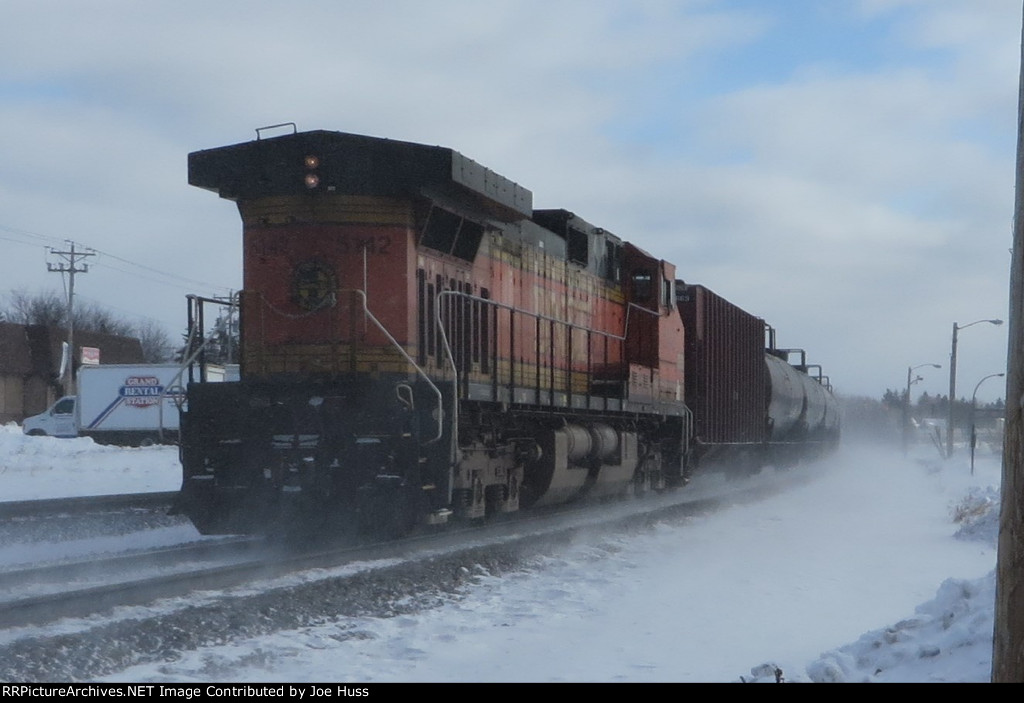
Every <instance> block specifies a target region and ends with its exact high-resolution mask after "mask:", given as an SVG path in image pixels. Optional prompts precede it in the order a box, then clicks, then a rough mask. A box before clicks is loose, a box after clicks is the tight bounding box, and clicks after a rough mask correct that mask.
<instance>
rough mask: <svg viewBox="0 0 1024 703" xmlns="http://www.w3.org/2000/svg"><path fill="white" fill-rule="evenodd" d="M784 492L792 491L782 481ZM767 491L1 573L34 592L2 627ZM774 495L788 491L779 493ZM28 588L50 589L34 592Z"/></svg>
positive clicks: (9, 610)
mask: <svg viewBox="0 0 1024 703" xmlns="http://www.w3.org/2000/svg"><path fill="white" fill-rule="evenodd" d="M782 483H788V482H786V481H783V482H782ZM764 490H765V489H764V487H763V486H761V487H756V488H739V489H737V488H735V487H734V488H733V489H731V490H728V491H726V492H724V494H723V495H696V496H695V495H691V494H690V493H689V492H688V491H676V492H672V493H669V494H665V495H659V496H652V497H649V498H645V499H643V500H630V501H622V502H621V503H618V504H608V503H605V504H603V505H593V504H591V505H583V506H579V505H577V506H561V507H559V508H556V509H552V510H549V511H544V512H539V513H533V514H528V515H525V516H514V517H509V518H507V519H498V520H495V521H492V522H489V523H486V524H484V525H477V526H465V527H457V528H450V529H445V530H442V531H439V532H432V533H428V534H421V535H416V536H412V537H408V538H404V539H401V540H395V541H389V542H378V543H373V544H361V545H358V546H352V545H346V546H330V545H321V546H318V547H314V548H300V547H298V546H297V545H296V544H294V543H289V542H279V543H275V542H268V541H265V540H261V539H255V538H241V537H239V538H229V539H223V540H216V539H215V540H210V541H208V542H202V543H198V544H189V545H185V546H181V547H175V548H164V549H159V550H153V551H150V552H141V553H136V554H119V555H115V556H113V557H109V558H103V559H94V558H90V559H88V560H83V561H80V562H72V563H66V564H65V563H59V564H48V565H39V566H33V567H26V568H25V569H22V570H17V571H9V572H6V573H0V601H2V598H3V596H2V593H3V592H4V591H5V590H7V591H17V589H19V588H20V589H21V593H24V589H25V588H26V587H32V588H34V590H35V591H36V592H34V593H33V595H21V596H16V597H13V598H10V599H8V600H7V601H6V602H0V627H21V626H27V625H32V624H42V623H46V622H51V621H53V620H57V619H60V618H68V617H85V616H88V615H92V614H95V613H100V612H104V611H109V610H110V609H111V608H113V607H115V606H125V605H143V604H147V603H151V602H153V601H155V600H157V599H160V598H168V597H172V596H181V595H185V594H187V593H189V592H192V591H197V590H209V591H213V590H220V589H226V588H230V587H232V586H238V585H241V584H244V583H247V582H251V581H254V580H258V579H272V578H276V577H280V576H284V575H287V574H290V573H294V572H298V571H303V570H307V569H329V568H332V567H338V566H344V565H348V564H353V563H355V562H360V563H362V564H364V568H365V569H370V570H372V569H373V568H374V567H373V566H372V565H373V564H375V563H376V564H385V565H387V566H391V565H394V564H396V563H402V562H414V561H416V560H422V559H429V558H432V557H434V556H435V555H438V554H444V555H446V558H450V557H451V556H452V555H455V554H458V553H459V552H460V551H465V550H470V551H473V552H475V553H478V552H480V550H484V551H486V550H487V549H501V550H506V551H507V550H529V549H534V548H535V547H536V545H538V544H547V543H551V542H559V541H562V540H565V539H572V538H573V537H574V536H575V535H577V534H579V532H580V531H581V530H586V531H588V532H589V531H593V530H603V531H605V532H615V531H619V530H623V529H630V528H638V527H642V526H645V525H649V524H652V523H657V522H664V521H669V520H677V519H683V518H686V517H689V516H692V515H694V514H697V513H701V512H706V511H710V510H714V509H716V508H717V507H718V506H719V505H720V504H721V503H722V501H727V502H730V503H735V502H744V501H749V500H756V499H757V497H758V496H759V495H760V494H761V493H763V491H764ZM770 490H773V491H774V490H782V488H780V487H776V488H774V489H770ZM126 567H127V570H128V572H129V573H128V574H127V575H122V576H116V577H113V578H111V579H109V580H108V581H107V582H105V583H102V584H98V585H84V586H78V587H76V586H74V585H72V587H70V588H68V587H63V588H58V589H56V590H54V591H53V592H51V593H40V592H38V591H40V590H42V588H44V587H45V588H51V587H52V585H53V584H75V583H82V582H83V581H85V582H86V583H88V578H90V575H95V574H105V575H107V576H114V575H116V574H122V573H123V572H124V571H125V568H126ZM31 584H50V585H49V586H40V587H39V588H35V587H34V586H31Z"/></svg>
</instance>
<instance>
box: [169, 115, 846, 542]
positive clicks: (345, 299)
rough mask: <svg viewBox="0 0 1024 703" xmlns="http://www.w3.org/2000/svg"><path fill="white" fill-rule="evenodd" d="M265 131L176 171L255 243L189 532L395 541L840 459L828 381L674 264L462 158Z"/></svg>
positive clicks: (194, 416) (186, 442)
mask: <svg viewBox="0 0 1024 703" xmlns="http://www.w3.org/2000/svg"><path fill="white" fill-rule="evenodd" d="M274 128H275V129H277V133H275V134H272V135H271V136H267V132H268V130H271V128H261V129H258V130H256V139H255V140H253V141H249V142H245V143H240V144H235V145H231V146H225V147H221V148H214V149H209V150H203V151H197V152H194V153H192V154H190V155H189V160H188V178H189V183H190V184H191V185H194V186H197V187H200V188H204V189H208V190H211V191H213V192H215V193H217V194H218V195H219V196H220V197H222V198H225V199H228V200H232V201H234V202H235V203H236V204H237V207H238V211H239V214H240V216H241V220H242V258H243V290H242V291H241V293H240V295H239V298H238V307H239V310H240V329H241V332H240V380H238V381H235V382H228V383H205V382H203V379H202V378H201V377H199V378H196V377H192V379H191V380H192V382H191V383H189V385H188V391H187V411H185V412H183V414H182V418H181V444H180V452H181V462H182V467H183V481H182V487H181V492H180V497H179V502H178V508H179V510H180V511H181V512H183V513H185V514H186V515H187V516H188V517H189V518H190V519H191V520H192V522H193V523H194V524H195V525H196V527H197V528H198V529H199V530H200V531H201V532H203V533H250V532H256V531H260V530H273V529H277V527H275V526H278V527H281V526H284V527H287V526H289V525H293V524H296V523H301V524H304V525H316V526H323V525H327V524H335V525H347V526H355V528H356V529H359V530H371V531H375V532H384V533H387V534H401V533H404V532H407V531H409V530H411V529H413V528H414V527H415V526H416V525H438V524H444V523H447V522H450V521H459V520H478V519H482V518H486V517H488V516H495V515H500V514H504V513H512V512H515V511H518V510H523V509H528V508H532V507H536V506H545V505H555V504H559V503H565V502H569V501H575V500H581V499H584V498H602V497H608V496H618V495H622V494H636V493H642V492H644V491H651V490H662V489H667V488H671V487H674V486H680V485H682V484H684V483H686V481H687V480H688V478H689V477H690V476H691V474H692V473H693V472H694V471H695V470H696V469H697V468H698V467H704V466H708V465H713V464H714V463H715V462H716V461H718V462H720V463H721V464H722V465H729V466H732V467H743V470H756V469H757V467H759V466H761V465H763V464H766V463H770V462H774V463H788V462H792V461H796V460H799V459H801V458H803V457H805V456H807V455H808V454H812V453H817V452H821V451H824V450H827V449H830V448H832V447H834V446H835V445H836V443H837V442H838V439H839V431H840V423H839V413H838V408H837V402H836V400H835V398H834V396H833V394H832V392H831V388H830V384H829V381H828V378H827V377H826V376H823V375H822V373H821V367H820V366H817V365H808V364H807V359H806V355H805V354H804V353H803V352H802V351H801V350H798V349H780V348H777V347H776V345H775V333H774V330H773V329H772V328H770V327H768V326H767V325H766V324H765V322H764V320H762V319H760V318H758V317H756V316H754V315H751V314H750V313H747V312H745V311H744V310H742V309H740V308H739V307H737V306H736V305H733V304H732V303H730V302H728V301H727V300H725V299H724V298H722V297H721V296H719V295H717V294H716V293H714V292H713V291H711V290H710V289H708V288H706V287H704V286H701V285H691V284H687V283H684V282H683V281H682V280H680V279H678V278H677V272H676V267H675V266H674V265H672V264H671V263H669V262H667V261H664V260H662V259H659V258H657V257H655V256H652V255H651V254H649V253H647V252H646V251H644V250H643V249H641V248H640V247H639V246H637V245H636V244H634V243H631V242H629V241H626V240H624V239H622V238H620V237H618V236H616V235H615V234H613V233H612V232H610V231H608V230H606V229H604V228H602V227H599V226H595V225H593V224H591V223H590V222H588V221H586V220H584V219H583V218H581V217H579V216H578V215H576V214H574V213H573V212H570V211H568V210H561V209H548V210H535V209H534V208H533V196H532V194H531V192H530V191H529V190H527V189H525V188H523V187H522V186H519V185H517V184H516V183H514V182H512V181H511V180H508V179H506V178H504V177H503V176H501V175H499V174H497V173H495V172H494V171H491V170H489V169H487V168H485V167H483V166H481V165H480V164H478V163H476V162H474V161H472V160H471V159H469V158H467V157H465V156H463V155H462V154H460V153H458V152H456V151H453V150H452V149H449V148H444V147H439V146H429V145H423V144H416V143H410V142H403V141H395V140H391V139H382V138H376V137H370V136H362V135H356V134H349V133H343V132H333V131H309V132H299V131H298V130H297V129H296V128H295V126H294V125H293V124H291V123H288V124H286V125H275V126H274ZM282 129H283V132H284V133H280V132H281V131H282ZM205 302H207V301H205V300H204V299H201V298H197V297H194V296H193V297H190V324H193V325H197V326H198V328H199V329H202V319H203V312H202V310H203V308H204V304H205ZM201 354H202V352H201V350H200V351H199V353H198V354H197V357H201ZM199 368H202V366H201V365H200V366H199ZM815 369H816V372H814V370H815ZM339 529H340V528H339Z"/></svg>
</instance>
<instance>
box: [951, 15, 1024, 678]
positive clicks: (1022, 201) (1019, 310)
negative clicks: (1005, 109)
mask: <svg viewBox="0 0 1024 703" xmlns="http://www.w3.org/2000/svg"><path fill="white" fill-rule="evenodd" d="M1022 35H1024V24H1022ZM1022 40H1024V36H1022ZM1021 48H1022V54H1021V73H1020V85H1019V88H1018V97H1017V101H1018V102H1017V174H1016V180H1017V184H1016V189H1015V197H1014V207H1013V249H1012V255H1011V260H1010V330H1009V344H1008V349H1007V367H1006V371H1007V374H1006V427H1005V431H1004V435H1003V481H1002V499H1001V503H1002V508H1001V512H1000V516H999V552H998V560H997V564H996V614H995V627H994V632H993V633H992V635H993V636H992V682H993V683H1010V682H1015V683H1020V682H1024V408H1022V404H1024V400H1022V398H1024V44H1022V47H1021ZM952 400H953V399H952V398H950V402H952Z"/></svg>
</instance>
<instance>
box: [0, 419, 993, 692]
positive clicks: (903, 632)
mask: <svg viewBox="0 0 1024 703" xmlns="http://www.w3.org/2000/svg"><path fill="white" fill-rule="evenodd" d="M968 462H969V457H968V455H967V453H966V452H965V451H962V450H961V452H960V454H958V455H957V456H955V457H954V458H953V459H952V460H950V461H941V460H940V459H939V458H938V456H937V454H936V452H935V451H934V449H933V448H930V447H921V448H918V449H917V450H915V453H913V454H912V456H911V457H910V458H904V457H903V456H902V455H901V454H900V453H899V451H898V450H896V449H892V448H878V447H874V448H871V447H859V446H846V447H844V448H843V449H842V450H841V451H840V452H839V454H837V455H836V456H834V457H832V458H830V459H828V460H826V461H824V462H822V463H820V464H818V465H816V466H808V467H803V468H801V469H799V470H800V471H807V472H809V473H812V474H814V475H815V479H814V480H812V481H809V482H806V483H804V484H802V485H798V486H797V487H795V488H793V489H791V490H788V491H786V492H784V493H781V494H778V495H774V496H770V497H767V498H765V499H764V500H762V501H760V502H757V503H754V504H747V505H737V506H733V507H731V508H728V509H726V510H721V511H717V512H714V513H709V514H706V515H702V516H699V517H696V518H693V519H691V520H690V521H689V522H688V524H685V525H681V526H680V525H663V526H661V527H659V528H657V529H655V530H653V531H652V532H650V533H647V534H643V535H634V536H619V537H616V538H607V537H605V538H601V539H595V540H592V541H589V540H581V541H580V543H579V544H577V545H576V546H574V547H573V548H571V549H569V550H567V551H565V552H564V553H561V554H559V555H558V556H557V557H551V558H549V559H547V560H545V561H544V562H543V563H540V564H538V566H537V568H535V569H530V570H525V571H522V572H520V573H516V574H512V575H504V576H502V577H500V578H498V577H492V576H491V575H488V574H486V573H482V574H478V575H477V577H476V578H475V579H473V580H472V581H470V582H468V583H467V585H466V587H465V588H464V590H463V591H462V592H461V593H459V594H457V595H456V596H453V597H452V598H451V599H450V600H449V601H448V602H447V603H446V604H445V605H443V606H441V607H438V608H435V609H432V610H427V611H424V612H421V613H418V614H416V615H401V616H396V617H391V618H341V619H339V620H337V621H334V622H328V623H324V624H322V625H320V626H317V627H313V628H305V629H302V630H297V631H291V632H281V633H277V634H275V635H272V636H266V637H260V638H255V639H252V640H247V641H241V642H231V643H229V644H223V645H219V646H211V647H206V648H203V649H200V650H197V651H192V652H186V653H184V654H183V655H182V656H181V657H179V658H177V659H176V660H174V661H168V662H157V663H152V664H145V665H139V666H136V667H133V668H131V669H128V670H126V671H124V672H121V673H119V674H117V675H115V676H111V677H108V678H109V680H117V681H161V682H168V681H225V680H228V681H252V682H255V681H313V682H319V681H332V682H344V681H352V682H391V681H570V682H583V681H609V682H610V681H682V682H687V681H739V680H747V681H750V680H758V681H765V682H773V681H774V680H775V669H776V667H777V668H778V669H780V670H781V672H782V676H783V677H784V678H785V680H787V681H822V682H824V681H850V682H858V681H885V682H895V681H910V682H928V681H950V682H977V681H987V680H988V678H989V668H990V661H991V644H992V622H993V600H994V595H993V594H994V575H993V569H994V566H995V532H996V529H997V525H996V517H995V511H996V507H997V487H998V484H999V476H1000V464H999V458H998V457H997V456H994V455H992V454H991V453H985V454H982V455H979V457H978V460H977V468H976V471H975V474H974V475H973V476H972V475H971V473H970V471H969V463H968ZM148 473H152V474H153V475H152V476H150V477H149V478H147V477H146V474H148ZM111 479H114V480H111ZM177 480H178V475H177V466H176V453H175V452H174V450H172V449H166V448H155V449H126V450H119V449H111V448H106V447H99V446H95V445H92V444H91V442H90V441H89V440H49V439H47V438H34V437H33V438H26V437H22V436H20V435H19V434H17V428H16V427H13V428H12V426H8V427H7V428H0V484H3V485H4V488H5V492H6V489H7V486H8V484H9V485H10V486H11V488H12V491H13V493H16V494H17V498H18V499H21V498H31V497H43V496H45V495H50V494H59V495H73V494H88V493H90V492H95V493H111V492H124V491H126V490H130V489H129V488H128V486H129V485H130V486H137V488H135V490H174V489H175V488H176V487H177V486H176V483H177ZM33 484H35V485H33ZM8 499H13V498H8ZM955 519H959V520H960V522H955V521H954V520H955ZM353 633H355V634H356V635H357V636H355V637H353V636H352V634H353ZM342 634H344V636H342ZM843 643H849V644H843Z"/></svg>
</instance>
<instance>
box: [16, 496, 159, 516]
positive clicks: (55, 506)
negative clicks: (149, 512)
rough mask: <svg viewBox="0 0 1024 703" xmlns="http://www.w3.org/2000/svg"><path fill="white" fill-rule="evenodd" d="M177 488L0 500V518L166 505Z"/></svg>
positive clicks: (150, 507) (76, 513) (73, 513)
mask: <svg viewBox="0 0 1024 703" xmlns="http://www.w3.org/2000/svg"><path fill="white" fill-rule="evenodd" d="M177 495H178V492H177V491H171V492H163V493H125V494H122V495H105V496H82V497H77V498H50V499H44V500H16V501H3V502H0V520H2V519H7V518H14V517H48V516H52V515H83V514H87V513H100V512H110V511H116V510H131V509H135V508H138V509H155V508H161V507H166V508H169V507H170V506H171V504H172V503H173V502H174V499H175V497H176V496H177Z"/></svg>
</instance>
